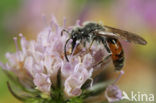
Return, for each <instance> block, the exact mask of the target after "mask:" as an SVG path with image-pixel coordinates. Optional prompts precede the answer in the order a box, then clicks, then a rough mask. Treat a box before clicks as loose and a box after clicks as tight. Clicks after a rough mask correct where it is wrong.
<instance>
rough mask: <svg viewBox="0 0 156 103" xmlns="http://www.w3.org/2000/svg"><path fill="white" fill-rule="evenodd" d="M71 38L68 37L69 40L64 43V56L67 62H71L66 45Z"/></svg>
mask: <svg viewBox="0 0 156 103" xmlns="http://www.w3.org/2000/svg"><path fill="white" fill-rule="evenodd" d="M69 40H70V38H69V39H67V41H66V43H65V45H64V56H65V58H66V60H67V62H69V59H68V57H67V51H66V47H67V43H68V42H69Z"/></svg>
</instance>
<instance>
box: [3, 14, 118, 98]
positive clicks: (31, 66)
mask: <svg viewBox="0 0 156 103" xmlns="http://www.w3.org/2000/svg"><path fill="white" fill-rule="evenodd" d="M51 23H52V25H51V26H49V27H46V28H45V29H44V30H43V31H42V32H40V33H39V34H38V36H37V39H36V40H31V41H28V40H26V38H25V37H24V36H23V35H22V34H19V36H20V38H21V39H20V45H21V49H19V47H18V43H17V42H18V41H17V38H16V37H15V38H14V41H15V44H16V49H17V50H16V52H15V53H6V58H7V59H8V63H6V64H2V63H0V66H1V67H2V68H3V69H4V70H6V71H11V72H13V73H14V74H15V75H16V77H17V78H18V80H19V82H20V83H21V84H22V85H23V86H24V87H26V88H33V89H35V90H39V91H40V92H41V93H44V94H46V95H48V96H51V95H53V93H51V92H52V90H53V89H52V88H57V86H59V87H60V88H63V91H61V93H62V92H64V93H63V95H64V98H72V97H78V96H81V95H82V94H83V93H84V91H83V89H82V87H83V86H84V85H85V84H86V82H87V81H88V80H90V81H91V82H90V83H89V87H88V88H91V87H92V85H93V77H95V75H97V74H99V72H98V71H99V70H102V69H103V68H105V67H106V65H107V64H108V63H109V62H110V59H109V60H106V61H104V58H105V57H106V56H107V55H108V54H107V52H106V50H105V48H104V46H103V45H97V43H93V45H92V46H91V47H90V48H89V46H90V43H87V44H86V47H83V46H82V45H81V43H80V42H77V43H76V46H75V48H74V50H73V51H72V52H71V42H72V40H70V41H69V43H68V44H67V53H68V58H69V62H67V60H66V59H65V55H64V45H65V42H66V40H67V39H68V38H69V34H64V35H61V32H62V30H63V29H64V26H62V27H61V26H59V25H58V23H57V20H56V18H55V17H54V16H53V17H52V22H51ZM76 25H77V26H79V23H78V22H77V24H76ZM67 29H68V30H69V31H70V30H71V29H70V28H67ZM88 48H89V50H88ZM101 61H102V62H101ZM59 74H61V75H59ZM58 81H60V82H61V83H60V85H57V84H58ZM117 89H118V88H117ZM61 90H62V89H61ZM85 93H86V92H85ZM85 93H84V94H85ZM107 97H108V95H107ZM117 98H120V96H118V97H117Z"/></svg>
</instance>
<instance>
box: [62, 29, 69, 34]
mask: <svg viewBox="0 0 156 103" xmlns="http://www.w3.org/2000/svg"><path fill="white" fill-rule="evenodd" d="M64 32H66V33H67V34H69V31H68V30H66V29H63V30H62V31H61V36H63V33H64Z"/></svg>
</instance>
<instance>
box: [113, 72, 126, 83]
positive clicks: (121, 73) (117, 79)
mask: <svg viewBox="0 0 156 103" xmlns="http://www.w3.org/2000/svg"><path fill="white" fill-rule="evenodd" d="M123 74H124V71H123V70H122V71H120V74H119V76H118V77H117V78H116V80H115V81H114V82H113V84H116V83H117V82H118V81H119V79H120V78H121V76H122V75H123Z"/></svg>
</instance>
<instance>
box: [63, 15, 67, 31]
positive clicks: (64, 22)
mask: <svg viewBox="0 0 156 103" xmlns="http://www.w3.org/2000/svg"><path fill="white" fill-rule="evenodd" d="M66 22H67V19H66V17H64V18H63V28H65V27H66Z"/></svg>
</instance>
